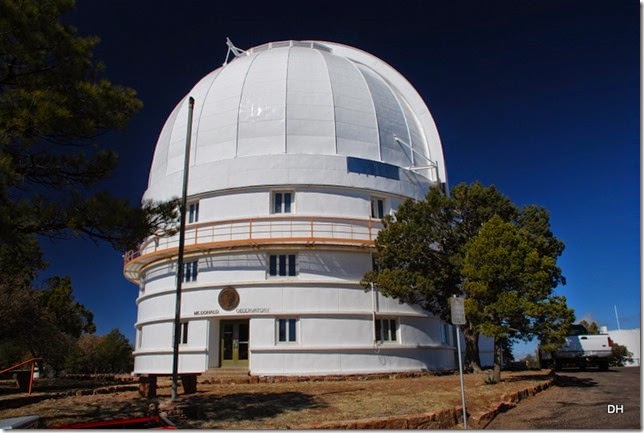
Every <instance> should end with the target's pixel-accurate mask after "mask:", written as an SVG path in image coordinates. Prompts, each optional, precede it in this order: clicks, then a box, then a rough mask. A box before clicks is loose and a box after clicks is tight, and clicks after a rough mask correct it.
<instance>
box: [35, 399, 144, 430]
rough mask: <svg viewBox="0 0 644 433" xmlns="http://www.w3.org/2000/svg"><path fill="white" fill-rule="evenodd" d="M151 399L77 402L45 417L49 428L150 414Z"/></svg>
mask: <svg viewBox="0 0 644 433" xmlns="http://www.w3.org/2000/svg"><path fill="white" fill-rule="evenodd" d="M148 407H149V401H148V400H146V399H143V398H138V399H134V400H130V401H127V400H124V401H121V402H118V403H116V404H110V405H106V404H99V403H90V404H77V405H75V406H74V407H73V408H70V407H68V408H65V410H63V411H61V412H62V413H61V414H60V415H54V416H46V417H43V421H44V422H45V425H46V426H47V428H56V427H63V426H66V425H69V424H77V423H83V422H89V421H108V420H115V419H126V418H135V417H140V416H146V415H148Z"/></svg>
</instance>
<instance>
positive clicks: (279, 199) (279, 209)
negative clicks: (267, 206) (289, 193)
mask: <svg viewBox="0 0 644 433" xmlns="http://www.w3.org/2000/svg"><path fill="white" fill-rule="evenodd" d="M274 200H275V207H274V209H273V212H274V213H282V194H281V193H276V194H275V199H274Z"/></svg>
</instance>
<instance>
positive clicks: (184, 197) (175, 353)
mask: <svg viewBox="0 0 644 433" xmlns="http://www.w3.org/2000/svg"><path fill="white" fill-rule="evenodd" d="M194 107H195V100H194V98H193V97H192V96H191V97H190V99H189V100H188V131H187V133H186V150H185V156H184V161H183V190H182V193H181V205H180V207H179V212H180V214H181V217H180V218H181V219H180V224H179V257H178V259H177V291H176V299H175V309H174V341H173V345H172V399H173V400H175V399H176V398H177V380H178V375H179V340H180V338H181V285H182V283H183V273H184V269H183V252H184V249H185V243H186V239H185V237H186V205H187V201H188V170H189V168H190V139H191V137H192V112H193V111H194Z"/></svg>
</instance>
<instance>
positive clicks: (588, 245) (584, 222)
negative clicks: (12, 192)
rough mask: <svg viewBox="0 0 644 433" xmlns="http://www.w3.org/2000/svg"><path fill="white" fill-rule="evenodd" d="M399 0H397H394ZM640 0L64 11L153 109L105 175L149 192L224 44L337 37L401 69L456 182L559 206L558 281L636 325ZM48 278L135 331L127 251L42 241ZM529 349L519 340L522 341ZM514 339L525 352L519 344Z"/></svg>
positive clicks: (93, 0) (115, 0) (580, 314)
mask: <svg viewBox="0 0 644 433" xmlns="http://www.w3.org/2000/svg"><path fill="white" fill-rule="evenodd" d="M394 6H395V7H394ZM639 18H640V4H639V2H637V1H622V0H616V1H610V2H608V1H592V0H590V1H586V0H584V1H570V0H556V1H555V0H539V1H537V0H533V1H527V0H504V1H489V2H480V1H461V2H452V1H447V0H443V1H431V2H426V1H403V2H396V3H395V4H393V3H390V4H389V8H387V7H385V6H384V4H381V3H378V2H336V1H329V2H314V4H306V3H304V2H256V1H246V2H243V3H234V2H210V1H192V2H168V1H166V2H164V1H158V0H155V1H151V0H138V1H136V2H132V1H129V0H78V2H77V10H76V11H75V12H73V13H71V14H69V15H68V16H67V17H66V19H67V21H69V22H70V23H72V24H73V25H75V26H76V27H77V28H78V29H79V32H80V33H81V34H83V35H97V36H99V37H100V38H101V40H102V42H101V43H100V45H99V46H98V48H97V49H96V51H95V54H96V57H97V58H98V59H100V60H102V61H103V62H104V63H105V64H106V65H107V69H106V75H107V77H108V78H109V79H111V80H112V81H113V82H115V83H119V84H123V85H127V86H130V87H133V88H135V89H136V90H137V92H138V94H139V97H140V98H141V99H142V100H143V103H144V108H143V110H142V111H141V112H140V113H139V114H138V115H137V116H136V117H135V118H134V120H133V121H132V122H131V124H130V125H129V126H128V128H127V129H126V130H125V131H120V132H114V133H110V134H108V135H107V136H105V137H102V138H101V139H100V143H101V144H102V145H104V146H107V147H111V148H114V149H116V150H117V151H118V152H119V154H120V160H121V165H120V166H119V169H118V170H117V171H116V173H115V174H114V176H113V177H112V178H111V179H109V180H108V181H107V182H105V183H104V186H105V188H108V189H110V190H111V191H113V192H114V193H115V194H117V195H120V196H122V197H126V198H129V199H130V200H131V201H132V202H133V203H139V201H140V199H141V196H142V194H143V192H144V190H145V188H146V186H147V174H148V170H149V167H150V163H151V161H152V153H153V151H154V146H155V144H156V140H157V137H158V134H159V131H160V129H161V127H162V126H163V123H164V122H165V120H166V117H167V116H168V114H169V113H170V111H171V110H172V108H173V107H174V106H175V104H176V103H177V102H178V101H179V100H180V99H181V98H182V97H183V96H184V95H185V94H187V92H188V91H189V90H190V88H191V87H192V86H193V85H194V84H195V83H196V82H197V81H198V80H199V79H200V78H201V77H203V76H204V75H206V74H207V73H208V72H210V71H212V70H214V69H216V68H217V67H219V66H220V65H221V64H222V63H223V61H224V59H225V56H226V45H225V40H226V37H230V38H231V39H232V40H233V42H234V43H235V45H237V46H238V47H240V48H243V49H245V48H250V47H252V46H256V45H260V44H262V43H265V42H269V41H275V40H287V39H317V40H327V41H334V42H339V43H343V44H347V45H351V46H355V47H357V48H360V49H363V50H365V51H368V52H370V53H372V54H374V55H376V56H378V57H380V58H381V59H383V60H385V61H386V62H387V63H389V64H390V65H392V66H393V67H394V68H396V69H397V70H398V71H399V72H401V73H402V74H403V75H404V76H405V77H406V78H407V79H408V80H409V81H410V82H411V83H412V85H414V87H415V88H416V89H417V90H418V92H419V93H420V95H421V96H422V97H423V99H424V100H425V102H426V104H427V105H428V107H429V109H430V111H431V112H432V114H433V116H434V119H435V121H436V123H437V125H438V130H439V133H440V135H441V140H442V143H443V149H444V153H445V160H446V165H447V171H448V180H449V183H450V185H452V186H454V185H456V184H458V183H460V182H468V183H469V182H473V181H475V180H479V181H481V182H482V183H484V184H486V185H489V184H494V185H496V186H497V188H499V189H500V190H501V191H502V192H503V193H505V194H506V195H508V196H509V197H510V199H512V200H513V201H514V202H515V203H517V204H519V205H526V204H538V205H542V206H544V207H546V208H547V209H548V210H549V211H550V213H551V224H552V229H553V232H554V233H555V235H556V236H557V237H559V238H560V239H561V240H563V241H564V243H565V244H566V250H565V252H564V254H563V255H562V257H561V258H560V260H559V264H560V266H561V267H562V269H563V271H564V275H565V276H566V278H567V281H568V283H567V284H566V285H565V286H562V287H559V288H557V293H558V294H561V295H564V296H566V297H567V299H568V303H569V305H570V306H571V307H572V308H574V309H575V312H576V315H577V318H578V319H582V318H586V319H591V320H596V321H597V322H598V323H599V324H600V325H606V326H608V327H609V328H610V329H614V328H616V327H617V323H616V318H615V313H614V307H615V306H616V307H617V310H618V313H619V320H620V325H621V327H622V328H637V327H639V326H640V320H641V315H640V313H641V294H640V163H641V156H640V87H639V86H640V29H639ZM43 245H44V248H45V251H46V255H47V259H48V260H49V262H50V267H49V269H48V270H47V271H46V272H44V273H43V277H46V276H49V275H54V274H57V275H71V277H72V281H73V284H74V291H75V295H76V297H77V299H78V301H79V302H81V303H82V304H84V305H85V306H87V307H88V308H89V309H90V310H92V311H93V312H94V314H95V321H96V323H97V326H98V333H99V334H103V333H106V332H109V331H110V330H111V329H113V328H119V329H120V330H121V332H123V333H124V334H125V335H126V336H128V338H130V340H131V341H133V336H134V329H133V325H134V322H135V321H136V305H135V299H136V295H137V287H136V286H134V285H133V284H131V283H129V282H128V281H126V280H125V278H124V277H123V274H122V258H121V254H122V252H120V251H114V250H113V249H111V247H109V246H108V245H103V244H94V243H92V242H90V241H86V240H80V239H78V240H72V241H56V242H50V241H45V242H44V244H43ZM522 351H523V349H519V350H518V351H515V354H520V353H521V352H522ZM516 352H518V353H516Z"/></svg>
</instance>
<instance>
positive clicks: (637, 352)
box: [608, 328, 642, 367]
mask: <svg viewBox="0 0 644 433" xmlns="http://www.w3.org/2000/svg"><path fill="white" fill-rule="evenodd" d="M608 336H609V337H610V338H611V340H613V341H614V342H615V343H617V344H619V345H620V346H626V349H627V350H628V351H629V352H631V353H632V354H633V362H629V363H627V364H626V366H627V367H635V366H640V365H641V364H640V362H641V359H642V349H641V342H642V339H641V333H640V329H639V328H637V329H620V330H614V331H608Z"/></svg>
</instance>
